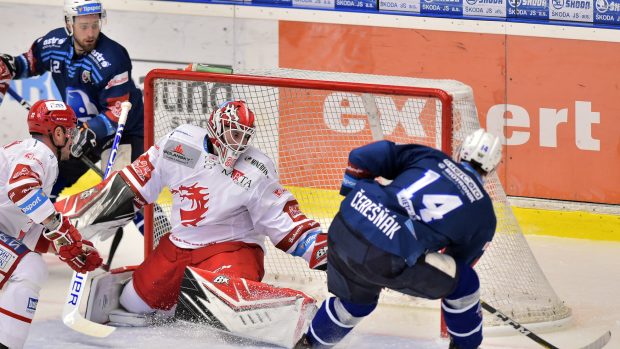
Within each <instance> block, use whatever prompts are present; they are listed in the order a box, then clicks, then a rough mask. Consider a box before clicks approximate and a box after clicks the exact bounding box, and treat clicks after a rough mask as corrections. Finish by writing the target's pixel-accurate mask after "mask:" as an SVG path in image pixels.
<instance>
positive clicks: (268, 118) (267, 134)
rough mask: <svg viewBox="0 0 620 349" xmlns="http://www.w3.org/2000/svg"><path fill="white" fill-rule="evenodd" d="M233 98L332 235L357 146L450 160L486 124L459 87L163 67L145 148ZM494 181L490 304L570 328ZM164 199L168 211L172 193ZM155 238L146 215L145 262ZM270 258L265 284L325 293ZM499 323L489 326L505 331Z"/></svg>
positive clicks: (527, 319) (282, 260)
mask: <svg viewBox="0 0 620 349" xmlns="http://www.w3.org/2000/svg"><path fill="white" fill-rule="evenodd" d="M229 99H244V100H245V101H246V102H247V103H248V105H249V106H250V108H251V109H252V110H253V111H254V113H255V115H256V120H257V134H256V137H255V140H254V146H256V147H258V148H259V149H261V150H262V151H263V152H265V153H266V154H267V155H268V156H270V157H271V158H272V160H273V161H274V162H275V163H276V166H277V168H278V171H279V175H280V180H281V182H282V184H283V185H285V187H286V188H287V189H288V190H290V191H291V192H293V194H294V195H295V197H296V198H297V200H298V201H299V203H300V206H301V209H302V210H303V211H304V212H305V213H306V214H307V215H308V216H310V217H312V218H314V219H315V220H317V221H319V222H320V223H321V225H322V226H323V228H324V229H325V230H327V228H328V227H329V224H330V222H331V218H332V217H333V215H334V214H335V212H336V211H337V208H338V205H339V203H340V201H341V197H340V196H339V195H338V194H337V191H338V188H339V186H340V181H341V180H342V175H343V170H344V168H345V166H346V164H347V155H348V152H349V151H350V150H351V149H353V148H355V147H358V146H361V145H363V144H366V143H369V142H372V141H374V140H378V139H382V138H385V139H389V140H392V141H395V142H399V143H419V144H425V145H429V146H433V147H435V148H439V149H442V150H443V151H444V152H446V153H448V154H452V153H453V150H454V149H458V146H459V145H460V143H461V142H462V140H463V138H464V137H465V135H467V134H468V133H470V132H472V131H474V130H476V129H477V128H479V127H480V123H479V121H478V116H477V111H476V107H475V103H474V99H473V91H472V90H471V88H470V87H469V86H467V85H465V84H463V83H460V82H458V81H453V80H429V79H416V78H407V77H393V76H379V75H369V74H350V73H331V72H316V71H301V70H292V69H273V70H264V71H247V72H242V73H236V74H219V73H203V72H188V71H176V70H163V69H156V70H153V71H151V72H149V74H148V75H147V77H146V80H145V82H144V105H145V115H144V117H145V149H148V147H150V146H152V145H153V144H154V143H155V142H156V141H157V140H158V139H159V138H160V137H162V136H164V135H165V134H167V133H168V132H170V131H172V130H173V129H174V128H175V127H177V126H178V125H180V124H182V123H194V124H197V125H199V126H200V125H202V126H204V124H205V122H206V120H207V119H208V116H209V113H210V112H211V110H212V109H213V107H215V106H217V105H218V104H220V103H222V102H224V101H226V100H229ZM490 177H491V178H489V179H488V180H487V183H486V184H485V188H486V189H487V191H488V192H489V193H490V195H491V197H492V198H493V201H494V208H495V212H496V215H497V217H498V228H497V233H496V236H495V238H494V241H493V243H492V245H491V247H490V248H489V249H488V250H487V252H486V253H485V255H484V256H483V257H482V258H481V260H480V262H479V263H478V264H477V265H476V270H477V271H478V273H479V275H480V279H481V284H482V286H481V292H482V297H483V299H485V300H486V301H487V302H488V303H490V304H493V305H495V306H496V307H497V308H498V309H502V311H503V312H504V313H507V314H510V315H511V316H512V317H513V318H514V319H515V320H516V321H518V322H520V323H522V324H530V326H529V327H532V326H531V325H532V324H539V323H542V324H556V323H557V322H562V321H565V320H566V319H567V318H569V317H570V309H569V308H568V307H566V305H564V303H563V302H562V301H561V300H559V298H558V297H557V295H556V294H555V292H554V291H553V289H552V288H551V286H550V285H549V283H548V281H547V280H546V278H545V276H544V274H543V272H542V271H541V269H540V267H539V266H538V263H537V262H536V259H535V258H534V256H533V254H532V253H531V251H530V249H529V246H528V245H527V242H526V241H525V238H524V237H523V234H522V232H521V230H520V228H519V226H518V224H517V222H516V219H515V218H514V216H513V214H512V211H511V210H510V206H509V204H508V201H507V198H506V194H505V192H504V190H503V188H502V185H501V183H500V181H499V178H498V177H497V175H496V174H494V175H493V176H490ZM158 202H159V205H160V206H161V207H162V208H163V209H164V211H165V212H166V213H167V214H170V207H171V197H170V194H169V193H166V190H164V191H163V192H162V195H161V196H160V199H159V200H158ZM160 230H161V229H160ZM154 231H155V232H156V231H157V227H156V226H155V224H154V222H153V211H152V209H151V208H148V209H147V210H145V236H144V238H145V239H144V241H145V255H148V253H149V252H150V251H151V250H152V249H153V248H154V246H155V245H156V243H157V239H158V237H159V235H157V234H154ZM266 251H267V253H266V261H265V266H266V278H267V280H269V281H271V282H274V283H280V284H287V285H288V286H292V287H294V288H301V289H303V290H304V291H307V289H308V288H314V287H318V288H323V289H324V286H325V274H324V273H322V272H316V271H311V270H308V268H307V266H306V265H305V263H303V262H302V261H300V259H299V258H294V257H291V256H288V255H285V254H284V253H281V251H278V250H276V249H274V248H273V246H272V245H271V244H270V243H266ZM291 284H292V285H291ZM299 285H303V287H302V286H299ZM321 292H324V290H322V291H321ZM310 293H312V292H310ZM408 298H409V297H390V295H389V294H388V295H387V296H385V297H383V296H382V301H383V302H396V303H397V304H399V305H401V304H403V303H408V302H409V300H408ZM494 320H495V319H492V318H491V317H486V319H485V321H486V322H487V324H490V325H497V324H499V322H498V321H494Z"/></svg>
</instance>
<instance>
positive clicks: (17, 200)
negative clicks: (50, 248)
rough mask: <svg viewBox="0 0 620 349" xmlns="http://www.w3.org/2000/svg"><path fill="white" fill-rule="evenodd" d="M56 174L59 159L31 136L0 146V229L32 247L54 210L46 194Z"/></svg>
mask: <svg viewBox="0 0 620 349" xmlns="http://www.w3.org/2000/svg"><path fill="white" fill-rule="evenodd" d="M57 177H58V160H57V158H56V155H54V153H53V152H52V151H51V150H50V149H49V147H48V146H47V145H45V144H44V143H42V142H41V141H38V140H36V139H34V138H28V139H25V140H22V141H15V142H12V143H9V144H7V145H5V146H3V147H0V231H2V232H4V233H6V234H8V235H10V236H13V237H15V238H21V239H22V241H23V242H24V243H25V244H26V246H28V248H30V249H31V250H34V247H35V245H36V242H37V240H38V239H39V237H40V235H41V232H42V231H43V229H44V228H43V226H42V225H41V224H39V223H41V222H42V221H43V220H44V219H45V218H47V217H49V216H50V215H51V214H53V213H55V212H56V209H55V208H54V205H53V204H52V202H51V201H50V199H49V198H48V195H49V193H50V192H51V191H52V187H53V185H54V183H55V182H56V178H57Z"/></svg>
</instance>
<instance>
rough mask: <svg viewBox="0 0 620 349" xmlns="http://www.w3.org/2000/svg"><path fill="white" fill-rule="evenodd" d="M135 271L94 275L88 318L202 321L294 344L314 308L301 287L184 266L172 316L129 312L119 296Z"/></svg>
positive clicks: (130, 322)
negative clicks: (278, 284) (271, 283)
mask: <svg viewBox="0 0 620 349" xmlns="http://www.w3.org/2000/svg"><path fill="white" fill-rule="evenodd" d="M134 269H135V268H134V267H128V268H119V269H115V270H112V271H111V272H108V273H104V274H100V275H98V276H95V277H94V278H93V279H92V281H91V292H90V294H89V298H88V305H87V309H86V318H88V319H89V320H91V321H94V322H97V323H107V324H109V325H114V326H133V327H142V326H153V325H157V324H160V323H162V322H168V321H170V320H179V321H188V322H192V323H204V324H205V325H208V326H209V327H211V328H214V329H216V330H219V331H224V332H226V333H230V334H232V335H235V336H238V337H243V338H248V339H252V340H256V341H260V342H265V343H270V344H275V345H279V346H283V347H286V348H293V347H294V345H295V343H296V342H297V341H298V340H299V338H300V337H301V335H302V334H303V333H304V332H305V331H306V330H307V329H308V326H309V324H310V320H311V319H312V317H313V316H314V313H315V312H316V309H317V307H316V301H315V300H314V299H313V298H311V297H309V296H307V295H306V294H304V293H303V292H301V291H297V290H293V289H289V288H279V287H275V286H272V285H269V284H266V283H262V282H256V281H251V280H246V279H243V278H236V277H230V276H226V275H223V274H219V273H213V272H210V271H206V270H200V269H196V268H192V267H187V268H186V269H185V274H184V277H183V281H182V284H181V292H180V294H179V298H178V303H177V307H176V311H175V313H174V318H173V319H171V318H170V317H172V313H166V312H156V313H151V314H146V315H144V314H133V313H129V312H127V311H124V310H123V309H122V308H121V306H120V303H119V297H120V294H121V290H122V289H123V287H124V285H125V284H126V283H127V282H128V281H129V280H130V279H131V275H132V273H133V270H134Z"/></svg>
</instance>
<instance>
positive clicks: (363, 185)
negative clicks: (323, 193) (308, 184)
mask: <svg viewBox="0 0 620 349" xmlns="http://www.w3.org/2000/svg"><path fill="white" fill-rule="evenodd" d="M500 160H501V143H500V141H499V139H498V138H497V137H495V136H494V135H492V134H490V133H488V132H485V131H484V130H483V129H479V130H477V131H476V132H474V133H472V134H471V135H469V136H467V137H466V139H465V141H464V142H463V144H462V146H461V149H460V151H459V161H458V162H455V161H453V160H452V159H451V158H450V157H449V156H448V155H446V154H444V153H443V152H441V151H439V150H436V149H432V148H429V147H426V146H422V145H416V144H405V145H399V144H394V143H392V142H389V141H379V142H376V143H371V144H368V145H366V146H363V147H360V148H357V149H354V150H353V151H351V153H350V154H349V165H348V167H347V170H346V172H345V176H344V181H343V183H342V186H341V190H340V193H341V194H342V195H346V197H345V199H344V200H343V202H342V204H341V206H340V210H339V212H338V213H337V215H336V217H335V218H334V220H333V222H332V224H331V226H330V228H329V232H328V248H329V254H328V257H327V258H328V268H327V283H328V288H329V291H330V292H331V293H332V294H334V295H335V297H331V298H328V299H327V300H325V301H324V302H323V304H322V305H321V308H320V309H319V310H318V312H317V313H316V315H315V317H314V319H313V321H312V324H311V326H310V328H309V329H308V332H307V333H306V335H304V337H303V338H302V339H301V340H300V342H299V343H298V346H297V347H299V348H329V347H331V346H333V345H335V344H337V343H338V342H339V341H340V340H341V339H342V338H343V337H345V336H346V335H347V333H349V332H350V331H351V330H352V329H353V327H355V325H356V324H358V323H359V322H360V321H361V320H362V319H363V318H364V317H365V316H367V315H369V314H370V313H371V312H372V311H373V310H374V309H375V307H376V306H377V302H378V299H379V294H380V293H381V289H382V288H384V287H386V288H390V289H392V290H395V291H398V292H401V293H404V294H408V295H412V296H417V297H423V298H427V299H442V303H441V308H442V313H443V316H444V319H445V322H446V325H447V329H448V333H449V334H450V339H451V342H450V348H459V349H473V348H478V346H479V345H480V343H481V342H482V314H481V310H480V296H479V286H480V283H479V280H478V276H477V274H476V272H475V271H474V269H473V268H472V266H473V264H474V263H475V262H476V261H477V260H478V258H480V257H481V256H482V254H483V252H484V249H485V248H486V247H487V246H488V244H489V243H490V242H491V240H492V238H493V235H494V234H495V227H496V218H495V213H494V211H493V204H492V202H491V198H490V197H489V195H488V194H487V192H486V191H485V190H484V188H483V181H484V177H485V176H486V175H488V174H489V173H490V172H492V171H493V170H494V169H495V167H496V166H497V165H498V163H499V162H500ZM377 177H383V178H385V179H388V180H391V183H389V184H387V185H381V184H379V182H377V181H375V178H377ZM444 248H445V250H444V252H443V253H438V251H440V250H442V249H444Z"/></svg>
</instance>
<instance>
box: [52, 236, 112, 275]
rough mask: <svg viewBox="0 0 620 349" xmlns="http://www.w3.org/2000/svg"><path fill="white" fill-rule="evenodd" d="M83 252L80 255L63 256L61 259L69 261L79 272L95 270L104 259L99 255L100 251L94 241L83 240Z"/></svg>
mask: <svg viewBox="0 0 620 349" xmlns="http://www.w3.org/2000/svg"><path fill="white" fill-rule="evenodd" d="M81 244H82V252H81V254H80V255H79V256H77V257H74V258H71V259H64V258H63V257H62V256H61V257H60V260H62V261H63V262H65V263H67V264H68V265H69V267H71V269H73V270H75V271H76V272H78V273H86V272H89V271H93V270H95V269H97V268H99V267H100V266H101V264H102V263H103V259H102V258H101V256H100V255H99V251H97V249H95V247H94V246H93V243H92V242H90V241H88V240H82V241H81Z"/></svg>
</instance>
